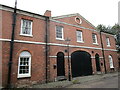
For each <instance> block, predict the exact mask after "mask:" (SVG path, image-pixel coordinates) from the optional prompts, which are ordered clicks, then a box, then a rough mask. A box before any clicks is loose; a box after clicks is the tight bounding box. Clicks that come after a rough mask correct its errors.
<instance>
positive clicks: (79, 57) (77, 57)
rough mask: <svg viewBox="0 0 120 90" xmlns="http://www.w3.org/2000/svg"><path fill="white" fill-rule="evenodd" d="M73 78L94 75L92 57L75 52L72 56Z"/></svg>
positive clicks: (85, 53)
mask: <svg viewBox="0 0 120 90" xmlns="http://www.w3.org/2000/svg"><path fill="white" fill-rule="evenodd" d="M71 69H72V77H78V76H86V75H91V74H92V63H91V55H90V54H89V53H87V52H85V51H75V52H73V53H72V54H71Z"/></svg>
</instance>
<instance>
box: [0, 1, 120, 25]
mask: <svg viewBox="0 0 120 90" xmlns="http://www.w3.org/2000/svg"><path fill="white" fill-rule="evenodd" d="M119 1H120V0H18V6H17V8H18V9H22V10H26V11H29V12H33V13H37V14H41V15H43V14H44V12H45V11H46V10H51V11H52V16H60V15H66V14H73V13H79V14H81V15H82V16H83V17H84V18H86V19H87V20H88V21H90V22H91V23H92V24H93V25H95V26H97V25H98V24H103V25H106V26H108V25H110V26H113V25H114V24H115V23H118V2H119ZM14 2H15V0H0V4H3V5H7V6H11V7H14Z"/></svg>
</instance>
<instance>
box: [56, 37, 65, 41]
mask: <svg viewBox="0 0 120 90" xmlns="http://www.w3.org/2000/svg"><path fill="white" fill-rule="evenodd" d="M56 40H61V41H64V39H60V38H56Z"/></svg>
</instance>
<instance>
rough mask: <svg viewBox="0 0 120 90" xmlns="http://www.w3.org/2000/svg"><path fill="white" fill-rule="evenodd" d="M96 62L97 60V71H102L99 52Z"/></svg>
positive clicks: (96, 55)
mask: <svg viewBox="0 0 120 90" xmlns="http://www.w3.org/2000/svg"><path fill="white" fill-rule="evenodd" d="M95 62H96V71H100V58H99V54H95Z"/></svg>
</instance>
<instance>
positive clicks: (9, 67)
mask: <svg viewBox="0 0 120 90" xmlns="http://www.w3.org/2000/svg"><path fill="white" fill-rule="evenodd" d="M16 10H17V0H16V2H15V8H14V12H13V17H12V18H13V21H12V34H11V41H10V57H9V62H8V79H7V88H11V71H12V58H13V48H14V33H15V26H16V15H17V13H16Z"/></svg>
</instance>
